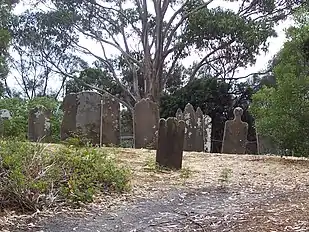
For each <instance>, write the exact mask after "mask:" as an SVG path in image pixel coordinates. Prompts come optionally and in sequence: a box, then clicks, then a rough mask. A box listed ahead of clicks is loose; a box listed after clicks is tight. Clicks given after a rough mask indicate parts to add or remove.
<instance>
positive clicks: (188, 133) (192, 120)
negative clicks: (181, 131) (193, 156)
mask: <svg viewBox="0 0 309 232" xmlns="http://www.w3.org/2000/svg"><path fill="white" fill-rule="evenodd" d="M183 116H184V121H185V123H186V128H185V141H184V150H185V151H194V150H195V140H196V115H195V110H194V108H193V106H192V105H191V104H190V103H188V104H187V105H186V107H185V109H184V113H183Z"/></svg>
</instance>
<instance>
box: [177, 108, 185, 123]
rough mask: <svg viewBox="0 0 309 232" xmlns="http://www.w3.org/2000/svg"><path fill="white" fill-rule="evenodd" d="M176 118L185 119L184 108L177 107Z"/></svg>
mask: <svg viewBox="0 0 309 232" xmlns="http://www.w3.org/2000/svg"><path fill="white" fill-rule="evenodd" d="M176 118H177V119H178V120H183V119H184V118H183V113H182V110H181V109H179V108H178V109H177V111H176Z"/></svg>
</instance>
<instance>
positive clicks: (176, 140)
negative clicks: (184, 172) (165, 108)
mask: <svg viewBox="0 0 309 232" xmlns="http://www.w3.org/2000/svg"><path fill="white" fill-rule="evenodd" d="M184 134H185V122H184V121H182V120H180V121H179V120H177V118H168V119H167V120H165V119H160V123H159V133H158V149H157V153H156V162H157V164H159V165H160V166H163V167H166V168H170V169H181V166H182V155H183V143H184Z"/></svg>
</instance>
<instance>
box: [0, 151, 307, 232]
mask: <svg viewBox="0 0 309 232" xmlns="http://www.w3.org/2000/svg"><path fill="white" fill-rule="evenodd" d="M108 150H109V152H111V153H113V154H114V155H115V157H116V158H117V159H118V162H119V164H122V165H126V166H129V167H130V168H131V169H132V170H133V174H132V191H131V192H130V193H127V194H123V195H121V196H112V195H109V196H101V197H98V198H97V200H96V201H95V202H94V203H93V204H90V205H87V206H85V207H84V208H83V209H70V208H68V207H59V208H57V209H53V210H52V211H51V210H50V211H46V212H37V213H36V214H34V215H19V216H17V215H15V214H14V213H11V214H10V212H6V214H5V215H3V216H2V217H1V216H0V229H1V222H2V224H3V225H6V226H5V227H4V226H3V229H2V231H5V230H4V229H6V231H46V232H47V231H48V232H56V231H111V232H113V231H115V232H116V231H123V232H126V231H132V232H133V231H218V232H219V231H237V232H238V231H239V232H242V231H272V232H274V231H309V213H308V212H309V175H308V171H309V160H307V159H296V158H280V157H274V156H251V155H224V154H205V153H185V154H184V159H183V169H182V170H181V171H162V172H158V171H155V169H154V167H153V164H154V157H155V152H154V151H149V150H133V149H113V148H112V149H111V148H109V149H108ZM10 224H11V226H10Z"/></svg>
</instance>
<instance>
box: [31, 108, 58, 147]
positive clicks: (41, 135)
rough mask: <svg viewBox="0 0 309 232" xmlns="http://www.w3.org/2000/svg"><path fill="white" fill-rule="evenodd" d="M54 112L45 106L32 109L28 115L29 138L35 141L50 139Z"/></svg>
mask: <svg viewBox="0 0 309 232" xmlns="http://www.w3.org/2000/svg"><path fill="white" fill-rule="evenodd" d="M51 115H52V113H51V111H50V110H47V109H45V108H43V107H35V108H34V109H31V110H30V112H29V117H28V139H29V140H30V141H33V142H41V141H49V140H50V136H51V125H50V117H51Z"/></svg>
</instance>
